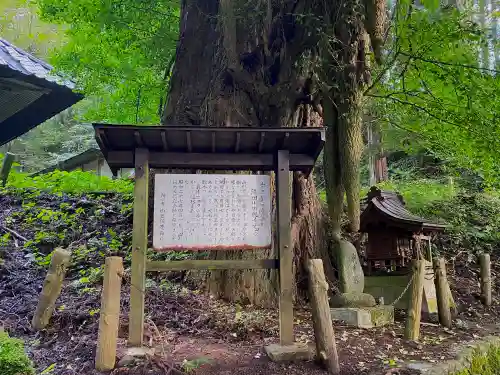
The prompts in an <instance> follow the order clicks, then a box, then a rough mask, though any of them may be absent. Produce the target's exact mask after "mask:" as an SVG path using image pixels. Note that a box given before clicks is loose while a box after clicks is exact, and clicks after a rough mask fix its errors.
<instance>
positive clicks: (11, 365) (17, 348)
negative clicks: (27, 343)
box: [0, 330, 35, 375]
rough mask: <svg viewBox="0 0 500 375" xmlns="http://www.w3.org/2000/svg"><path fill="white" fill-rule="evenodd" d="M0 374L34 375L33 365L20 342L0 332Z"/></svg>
mask: <svg viewBox="0 0 500 375" xmlns="http://www.w3.org/2000/svg"><path fill="white" fill-rule="evenodd" d="M0 374H2V375H32V374H33V375H34V374H35V370H34V369H33V365H32V363H31V361H30V359H29V358H28V356H27V355H26V353H25V352H24V343H23V341H22V340H19V339H15V338H11V337H9V335H8V334H7V332H5V331H2V330H0Z"/></svg>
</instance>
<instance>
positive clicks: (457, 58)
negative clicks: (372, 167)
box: [368, 1, 500, 185]
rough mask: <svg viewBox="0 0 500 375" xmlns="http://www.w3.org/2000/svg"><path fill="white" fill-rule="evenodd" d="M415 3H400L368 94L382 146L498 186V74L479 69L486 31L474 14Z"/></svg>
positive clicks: (499, 177) (499, 143) (499, 81)
mask: <svg viewBox="0 0 500 375" xmlns="http://www.w3.org/2000/svg"><path fill="white" fill-rule="evenodd" d="M412 4H413V3H410V2H409V1H402V2H398V5H397V7H396V9H395V15H396V16H395V19H396V22H395V23H394V26H395V28H394V30H395V33H394V35H393V36H392V44H390V45H389V47H390V48H391V50H390V51H389V52H388V55H387V56H386V61H387V63H386V65H385V66H383V67H381V68H380V71H379V72H378V73H379V77H380V80H378V78H377V79H376V82H378V83H379V84H376V85H374V87H373V88H372V90H371V91H370V92H369V93H368V95H369V96H372V97H374V98H375V99H376V110H375V111H376V113H377V114H378V117H379V121H380V122H381V123H382V124H384V129H383V133H384V135H385V137H384V138H385V141H386V143H388V144H389V145H390V146H392V147H393V148H396V149H399V150H405V149H408V148H409V146H410V148H412V150H413V151H417V150H419V149H421V148H425V149H428V150H430V151H431V152H432V153H433V154H434V155H435V156H437V157H439V158H440V159H442V160H446V161H449V162H451V163H453V164H454V165H456V166H458V167H461V168H465V169H469V170H472V171H475V172H477V173H478V174H479V175H480V176H481V177H482V178H484V179H485V180H486V182H487V183H489V184H490V185H495V184H500V167H499V165H498V162H497V161H498V159H499V157H500V122H499V121H498V118H499V115H500V75H499V74H498V72H493V71H491V70H488V69H487V68H483V67H481V61H480V53H479V52H478V51H480V50H481V49H482V48H483V47H484V45H485V43H486V41H487V31H486V30H482V29H480V28H479V27H478V26H477V25H476V24H474V23H473V22H471V21H470V19H471V14H470V13H469V12H458V11H456V10H454V9H453V8H452V7H448V8H446V9H440V8H439V5H438V3H436V2H425V3H424V6H425V7H426V8H424V9H418V8H415V7H414V6H413V5H412Z"/></svg>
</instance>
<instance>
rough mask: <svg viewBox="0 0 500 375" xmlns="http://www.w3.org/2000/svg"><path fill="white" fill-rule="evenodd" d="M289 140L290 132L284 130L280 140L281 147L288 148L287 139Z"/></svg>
mask: <svg viewBox="0 0 500 375" xmlns="http://www.w3.org/2000/svg"><path fill="white" fill-rule="evenodd" d="M289 140H290V133H289V132H286V133H285V134H284V135H283V140H282V141H281V149H282V150H286V149H287V148H288V141H289Z"/></svg>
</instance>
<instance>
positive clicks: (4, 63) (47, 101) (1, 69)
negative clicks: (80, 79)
mask: <svg viewBox="0 0 500 375" xmlns="http://www.w3.org/2000/svg"><path fill="white" fill-rule="evenodd" d="M74 89H75V83H74V82H73V81H71V80H68V79H66V78H64V77H62V76H61V75H59V74H56V73H55V72H54V68H53V67H52V66H50V65H49V64H47V63H46V62H45V61H42V60H40V59H38V58H36V57H35V56H33V55H31V54H29V53H28V52H26V51H24V50H22V49H21V48H18V47H16V46H14V45H13V44H11V43H9V42H8V41H6V40H4V39H2V38H0V145H3V144H5V143H7V142H9V141H11V140H12V139H14V138H16V137H19V136H20V135H22V134H24V133H26V132H27V131H29V130H31V129H33V128H34V127H36V126H38V125H39V124H41V123H42V122H44V121H46V120H48V119H49V118H51V117H53V116H54V115H56V114H58V113H59V112H61V111H63V110H65V109H66V108H68V107H71V106H72V105H73V104H75V103H77V102H78V101H80V100H81V99H82V98H83V95H81V94H78V93H76V92H74V91H73V90H74Z"/></svg>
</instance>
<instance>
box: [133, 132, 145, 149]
mask: <svg viewBox="0 0 500 375" xmlns="http://www.w3.org/2000/svg"><path fill="white" fill-rule="evenodd" d="M134 139H135V145H136V147H143V146H144V142H143V140H142V137H141V133H139V132H138V131H135V132H134Z"/></svg>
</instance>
